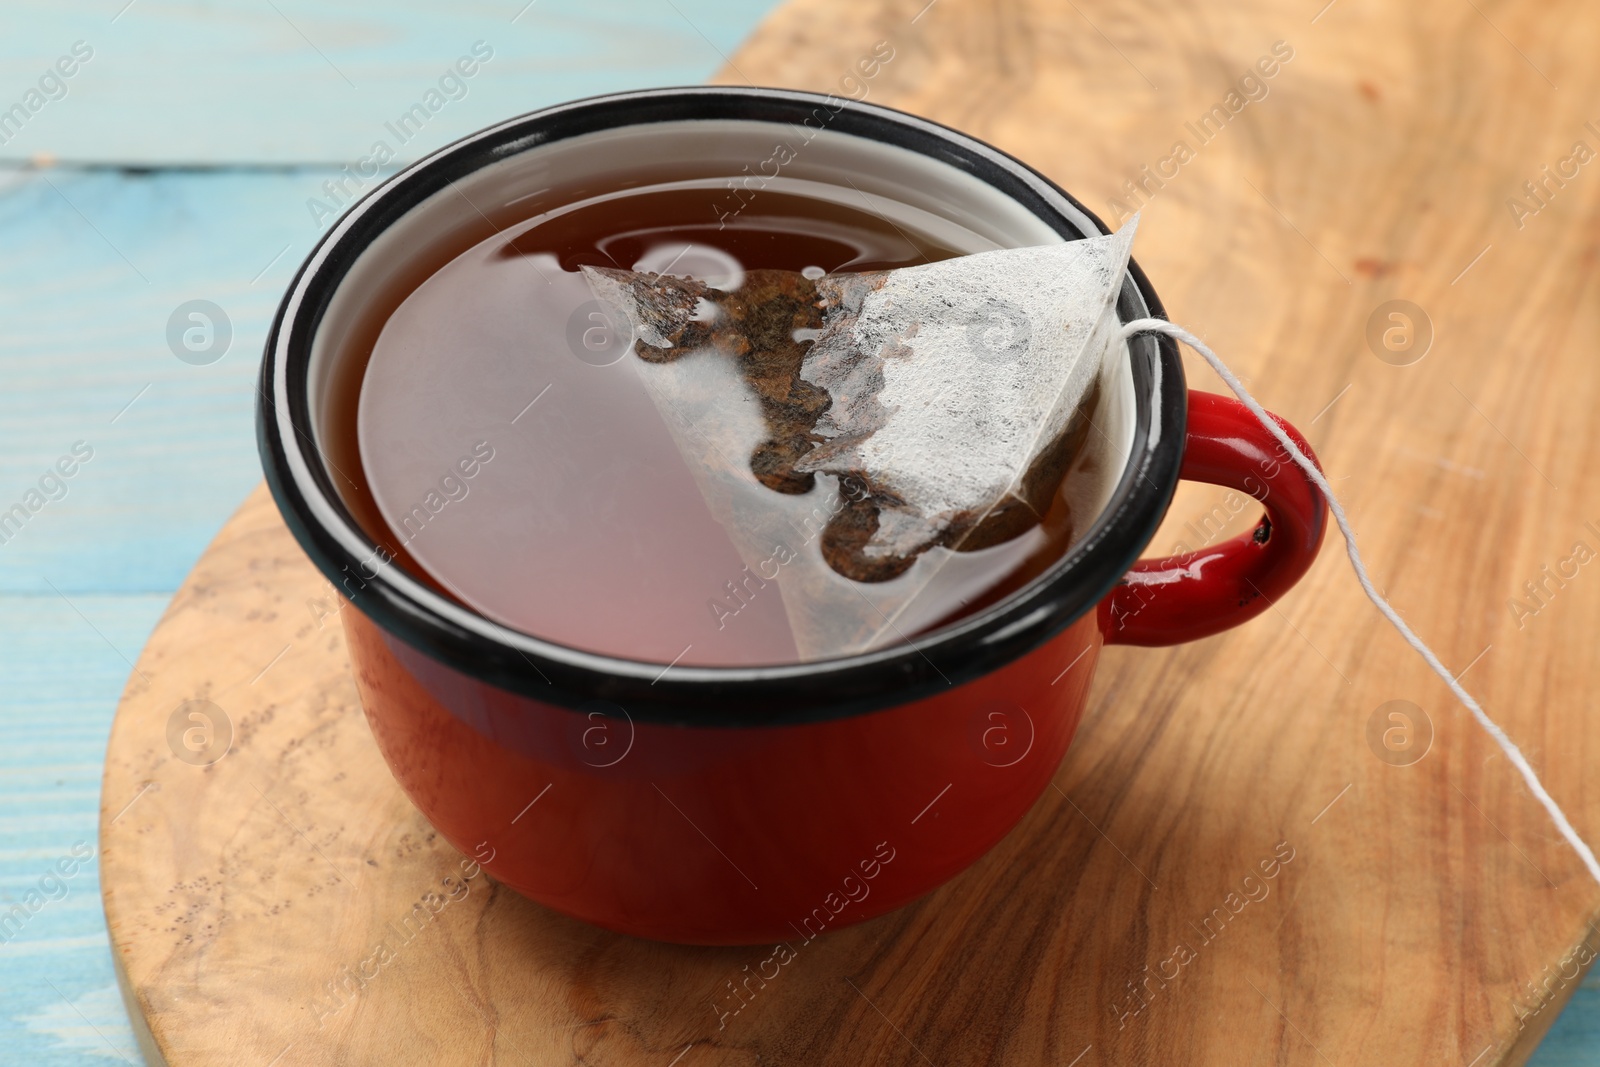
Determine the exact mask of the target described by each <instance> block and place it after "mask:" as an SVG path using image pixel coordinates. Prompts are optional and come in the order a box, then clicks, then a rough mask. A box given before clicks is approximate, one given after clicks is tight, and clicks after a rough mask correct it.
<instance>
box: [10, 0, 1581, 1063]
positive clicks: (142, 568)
mask: <svg viewBox="0 0 1600 1067" xmlns="http://www.w3.org/2000/svg"><path fill="white" fill-rule="evenodd" d="M770 6H771V3H770V2H769V0H762V2H760V3H744V4H740V3H736V2H734V0H582V2H576V0H534V2H533V3H526V0H503V2H468V3H454V4H451V5H448V6H447V5H443V4H440V5H430V4H424V3H420V2H418V0H403V2H402V0H390V2H388V3H383V4H370V5H362V4H357V3H353V2H351V0H323V2H320V3H311V2H309V0H241V2H239V3H236V4H226V5H225V4H212V3H206V2H204V0H192V2H190V3H187V4H182V5H179V4H173V3H170V2H161V0H131V2H129V0H95V2H93V3H87V4H81V5H72V6H71V7H68V6H67V5H61V4H56V3H50V4H47V3H44V2H42V0H6V3H5V5H4V7H3V8H0V512H3V511H5V510H6V509H9V508H10V507H11V506H12V505H13V504H16V503H19V502H21V503H24V504H25V505H26V504H27V503H28V502H29V498H28V493H29V491H30V490H31V489H39V487H40V479H41V477H43V476H44V475H45V473H46V470H47V468H50V467H52V466H53V465H54V464H55V463H56V462H57V460H58V459H59V458H60V457H62V456H64V455H67V454H68V453H70V452H71V450H72V449H73V446H74V445H75V444H77V443H79V442H82V444H80V445H78V447H79V449H80V454H81V452H82V451H83V450H92V458H90V459H89V460H88V461H87V462H86V463H83V464H81V466H79V467H78V468H76V470H75V473H74V474H73V475H72V477H71V478H67V479H61V480H60V481H59V483H58V482H57V481H56V480H54V479H47V480H46V482H45V487H44V489H43V490H41V491H40V495H39V497H38V498H34V500H35V502H39V503H40V506H39V507H38V510H37V511H36V512H33V513H31V515H30V517H29V519H28V521H27V522H26V524H25V525H23V526H22V528H21V529H18V530H15V531H14V532H8V530H7V528H6V527H3V526H0V535H5V540H4V541H3V543H0V740H3V745H0V796H3V797H4V806H3V808H0V915H3V914H4V913H5V912H6V911H7V910H8V909H10V908H11V906H12V904H13V903H16V902H27V901H29V900H30V899H31V900H32V901H33V902H34V903H36V904H39V905H40V906H38V908H37V911H30V912H29V915H28V918H27V919H26V921H25V922H23V923H21V924H20V926H19V927H18V928H17V929H15V930H12V929H7V928H5V927H4V926H3V924H0V942H3V943H0V1061H3V1062H5V1063H7V1064H10V1063H17V1064H79V1063H105V1062H108V1061H109V1062H116V1061H118V1060H123V1061H127V1062H129V1063H137V1062H138V1059H139V1054H138V1052H137V1051H136V1050H135V1047H134V1043H133V1036H132V1033H131V1032H130V1030H129V1027H128V1022H127V1019H126V1016H125V1015H124V1013H123V1009H122V1003H121V1000H120V998H119V995H118V993H117V989H116V983H115V980H114V978H113V975H112V969H111V959H110V954H109V948H108V943H107V939H106V930H105V923H104V920H103V918H102V915H101V910H100V894H99V886H98V884H97V881H96V871H97V868H96V864H95V863H94V862H93V861H92V860H91V861H90V862H88V863H87V864H84V865H83V866H82V868H81V869H79V870H77V871H76V873H75V875H74V876H73V877H71V878H61V877H59V876H58V875H52V874H51V872H52V870H53V869H54V867H55V864H56V863H57V861H58V860H60V859H62V858H63V857H66V858H68V859H69V860H70V858H71V855H72V850H73V847H74V845H75V844H79V843H82V844H81V845H80V848H79V850H80V852H81V851H83V850H84V849H85V848H90V847H93V846H94V844H95V834H96V823H97V816H98V808H99V799H100V796H99V794H100V770H101V759H102V755H103V753H104V749H105V743H106V735H107V731H108V729H109V726H110V722H111V716H112V712H113V710H114V709H115V707H116V703H117V698H118V696H119V695H120V693H121V690H122V686H123V682H124V680H125V679H126V677H127V676H128V673H129V671H130V668H131V664H132V661H134V660H135V659H136V658H137V657H138V654H139V650H140V648H141V646H142V644H143V642H144V640H145V638H146V637H147V636H148V635H149V633H150V631H151V629H152V627H153V626H154V625H155V622H156V620H157V618H158V617H159V615H160V613H161V610H162V608H163V606H164V605H165V604H166V602H167V600H168V598H169V597H170V596H171V595H172V593H173V591H174V590H175V589H176V588H177V586H178V584H179V582H180V581H181V580H182V578H183V576H184V575H185V574H186V573H187V571H188V570H189V568H190V566H191V565H192V564H193V562H194V560H195V559H196V558H197V557H198V555H199V554H200V552H201V550H202V549H203V548H204V547H205V545H206V543H207V541H209V540H210V538H211V537H212V535H213V534H214V533H215V532H216V531H217V529H218V528H219V527H220V526H221V524H222V522H223V521H224V520H225V519H226V518H227V516H228V515H229V514H230V513H231V512H232V511H233V510H234V508H235V507H236V506H237V505H238V504H239V502H240V501H241V500H242V499H243V498H244V496H245V494H246V493H247V492H248V491H249V490H250V488H251V487H252V486H253V485H254V484H255V483H256V482H257V481H258V480H259V478H260V470H259V466H258V464H257V460H256V454H255V440H254V431H253V424H252V406H251V405H252V397H253V378H254V375H255V371H256V365H257V360H258V358H259V356H260V351H261V345H262V342H263V340H264V337H265V332H266V328H267V324H268V319H269V316H270V314H271V312H272V309H273V307H274V305H275V303H276V301H277V298H278V296H279V294H280V292H281V290H282V288H283V286H284V284H285V283H286V281H287V279H288V277H289V275H290V273H291V272H292V271H293V269H294V267H295V265H296V264H297V263H298V262H299V260H300V259H301V258H302V257H304V256H305V254H306V253H307V252H308V251H309V250H310V247H311V244H312V242H313V241H315V240H316V238H317V237H318V235H319V234H320V233H321V231H322V229H323V228H324V226H325V225H326V219H323V220H322V221H321V223H320V224H319V221H318V218H317V217H316V215H314V213H313V211H312V210H311V209H310V208H309V207H308V201H310V200H311V199H313V198H315V197H318V196H319V195H320V186H321V184H322V182H323V181H324V180H326V179H327V178H328V177H329V175H330V174H331V173H333V172H335V171H336V170H337V169H338V167H339V166H340V165H341V164H344V163H347V162H351V161H354V160H356V159H358V158H360V157H361V156H363V155H365V154H366V153H367V152H368V151H369V149H370V146H371V145H372V143H373V142H374V141H375V140H377V139H380V138H382V137H383V136H384V124H385V123H386V122H389V121H390V120H392V119H393V118H395V117H396V116H398V115H399V114H401V113H402V112H404V111H406V110H407V109H408V108H409V107H410V105H411V104H412V103H414V102H417V101H419V100H421V99H422V98H423V97H424V95H425V94H426V93H427V92H428V91H429V90H430V89H433V88H435V87H437V86H438V84H439V79H440V77H441V75H442V74H443V73H444V72H445V69H446V67H447V66H448V65H450V64H451V63H453V62H454V60H455V59H456V58H457V57H458V56H461V55H464V54H467V53H468V52H469V51H470V50H471V48H472V46H473V45H474V44H475V43H476V42H480V41H481V42H483V45H482V46H480V48H482V47H487V48H488V49H490V50H491V51H492V56H491V58H490V59H489V60H487V61H486V62H484V63H483V64H482V65H481V69H480V70H479V71H478V73H477V74H475V75H474V76H473V77H472V79H470V81H465V82H463V83H462V86H461V87H460V88H459V89H458V88H457V87H456V86H455V85H453V84H452V85H448V86H447V87H446V89H447V92H448V95H444V94H442V95H444V99H445V102H444V103H443V104H442V105H441V106H439V107H438V110H437V112H435V113H433V114H432V115H431V117H430V119H429V121H428V123H427V125H426V127H425V128H424V129H423V131H422V133H421V135H420V136H418V137H416V138H415V139H414V140H413V141H412V142H411V143H410V144H409V145H407V146H406V149H405V158H413V157H414V156H415V155H416V154H417V153H419V152H426V151H428V150H431V149H432V148H435V147H437V146H439V145H441V144H444V143H446V142H447V141H449V140H451V139H453V138H454V137H457V136H459V135H461V134H464V133H467V132H469V131H471V130H473V129H476V128H478V127H481V126H485V125H488V124H489V123H491V122H493V121H495V120H497V119H500V118H503V117H506V116H508V115H512V114H516V113H518V112H522V111H527V110H530V109H532V108H535V107H538V106H540V105H543V104H549V103H554V102H556V101H558V100H563V99H570V98H573V97H578V96H583V95H587V94H591V93H596V92H603V91H607V90H614V89H622V88H629V87H635V86H643V85H662V84H677V83H690V82H697V81H702V80H704V79H705V78H706V77H707V76H708V75H709V74H710V73H711V72H712V71H713V70H715V69H716V68H717V67H718V66H719V65H720V64H721V61H722V56H723V54H725V53H730V52H732V51H733V49H734V48H735V47H736V45H737V43H738V41H739V40H740V39H741V38H742V37H743V36H744V35H745V34H746V33H747V32H748V31H749V30H750V28H751V27H752V26H753V25H754V23H755V22H756V21H758V20H759V19H760V17H761V16H762V15H763V14H765V12H766V10H767V9H768V8H769V7H770ZM75 46H76V53H75V51H74V48H75ZM85 53H87V57H86V58H84V55H85ZM63 57H66V60H67V61H66V62H65V63H64V64H63V66H62V67H60V68H58V67H56V64H57V61H58V60H61V59H62V58H63ZM66 68H71V69H72V74H71V76H70V77H65V76H62V74H61V71H62V70H63V69H66ZM52 71H53V72H54V74H52V73H51V72H52ZM30 91H37V96H34V97H30V96H29V93H30ZM18 103H20V104H22V105H23V106H24V108H25V110H26V111H27V114H26V116H25V118H23V119H18V118H16V117H15V115H13V118H12V120H11V121H10V123H9V124H8V123H7V121H6V119H5V115H6V113H7V112H6V109H9V108H11V107H12V105H14V104H18ZM35 104H36V105H37V106H34V105H35ZM35 159H37V160H39V161H41V162H43V161H45V160H54V165H52V166H38V167H30V166H28V165H27V164H28V162H29V161H30V160H35ZM191 299H206V300H210V301H214V302H215V303H216V304H218V305H219V306H221V307H222V308H223V309H224V311H225V312H226V314H227V316H228V318H229V320H230V321H231V324H232V331H233V338H232V343H231V346H230V348H229V350H228V352H227V355H226V356H225V357H224V358H222V359H221V360H220V361H218V362H216V363H213V364H210V365H207V366H192V365H190V364H187V363H184V362H181V361H180V360H178V359H177V358H175V357H174V355H173V353H172V351H171V350H170V349H169V346H168V342H167V336H166V334H167V320H168V317H169V315H170V314H171V313H172V311H173V309H174V308H176V307H177V306H178V305H179V304H180V303H182V302H184V301H187V300H191ZM46 492H48V496H46ZM69 866H71V864H70V863H69ZM30 892H32V893H37V894H38V896H37V897H33V898H30V897H29V894H30ZM41 902H42V903H41ZM1533 1062H1534V1063H1535V1064H1537V1065H1539V1067H1557V1065H1578V1064H1584V1065H1600V984H1597V983H1596V981H1595V980H1594V979H1591V980H1590V981H1589V982H1587V983H1585V985H1584V986H1583V987H1582V988H1581V989H1580V990H1579V991H1578V993H1577V995H1576V997H1575V999H1574V1002H1573V1004H1572V1006H1571V1007H1570V1008H1568V1010H1567V1011H1566V1012H1565V1013H1564V1014H1563V1015H1562V1016H1561V1018H1560V1019H1559V1020H1558V1022H1557V1023H1556V1026H1555V1029H1554V1031H1553V1032H1552V1033H1551V1036H1550V1037H1549V1038H1548V1039H1547V1040H1546V1042H1545V1044H1544V1046H1543V1048H1541V1049H1540V1051H1539V1053H1538V1055H1537V1056H1536V1057H1535V1059H1534V1061H1533Z"/></svg>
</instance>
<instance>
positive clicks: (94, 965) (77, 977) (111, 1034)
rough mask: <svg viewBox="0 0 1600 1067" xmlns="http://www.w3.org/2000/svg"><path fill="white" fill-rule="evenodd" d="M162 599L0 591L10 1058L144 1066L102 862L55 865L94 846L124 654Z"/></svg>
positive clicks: (0, 827) (1, 942) (4, 1015)
mask: <svg viewBox="0 0 1600 1067" xmlns="http://www.w3.org/2000/svg"><path fill="white" fill-rule="evenodd" d="M167 597H168V594H166V593H153V594H146V595H142V596H129V595H112V596H107V595H97V594H90V593H85V594H81V595H76V596H71V597H70V603H69V602H68V600H67V599H63V598H62V597H58V596H56V595H55V594H53V593H49V594H46V595H45V596H42V597H39V596H25V595H16V594H9V595H5V596H0V618H3V619H4V620H7V621H6V622H5V624H4V625H3V627H0V737H3V738H4V739H5V744H3V745H0V795H3V797H4V800H3V802H0V917H3V916H6V915H7V914H8V913H10V912H11V909H12V907H13V906H14V905H18V904H20V905H22V907H23V909H24V914H23V916H22V917H21V918H19V919H18V920H14V921H13V923H12V924H4V923H0V1035H3V1037H4V1041H5V1049H6V1051H5V1054H4V1056H3V1057H0V1058H3V1059H4V1060H5V1062H7V1063H29V1064H40V1065H50V1067H54V1065H57V1064H60V1065H68V1064H82V1063H86V1062H87V1063H96V1062H97V1063H107V1062H120V1060H119V1058H118V1057H119V1056H121V1057H126V1058H127V1059H128V1060H129V1061H131V1062H138V1058H139V1057H138V1053H137V1052H136V1051H135V1049H134V1041H133V1033H132V1030H131V1029H130V1028H129V1026H128V1021H127V1017H126V1014H125V1013H124V1011H123V1008H122V1002H121V999H120V997H119V995H118V993H117V990H116V982H115V978H114V977H113V975H112V971H111V957H110V948H109V945H108V944H107V941H106V935H105V919H104V916H103V914H102V912H101V910H100V886H99V868H98V863H97V862H96V860H95V859H94V858H90V859H89V860H88V861H87V862H84V863H82V864H81V865H77V866H76V867H75V869H74V870H73V872H72V876H71V877H66V878H63V877H61V874H60V871H59V869H58V868H57V867H56V863H57V861H59V860H61V859H68V860H69V866H72V864H71V863H70V861H71V860H72V859H74V858H75V857H74V855H73V848H74V846H75V845H76V846H77V847H78V851H79V853H80V854H81V853H82V852H84V851H87V850H91V849H94V850H95V851H96V852H97V851H98V850H97V849H96V845H95V826H96V822H97V818H98V813H99V807H100V798H99V793H100V761H101V759H102V757H103V755H104V752H105V743H106V731H107V730H108V728H109V727H110V724H111V716H112V713H113V711H114V710H115V708H116V696H117V694H118V693H119V692H120V691H121V689H122V684H123V681H124V680H125V679H126V677H127V675H128V663H127V660H126V659H125V658H124V657H125V656H131V655H132V654H133V653H134V652H136V651H137V649H138V647H139V644H140V642H141V641H143V640H144V638H145V636H146V635H147V634H148V633H149V631H150V628H151V627H152V626H154V625H155V622H156V619H157V618H159V616H160V614H161V611H162V609H163V608H164V607H165V606H166V602H167ZM118 649H120V650H121V651H120V652H119V651H118ZM30 892H32V893H34V894H36V895H35V896H33V897H32V898H31V901H30V897H29V893H30ZM30 904H31V905H33V906H36V907H31V906H30Z"/></svg>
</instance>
